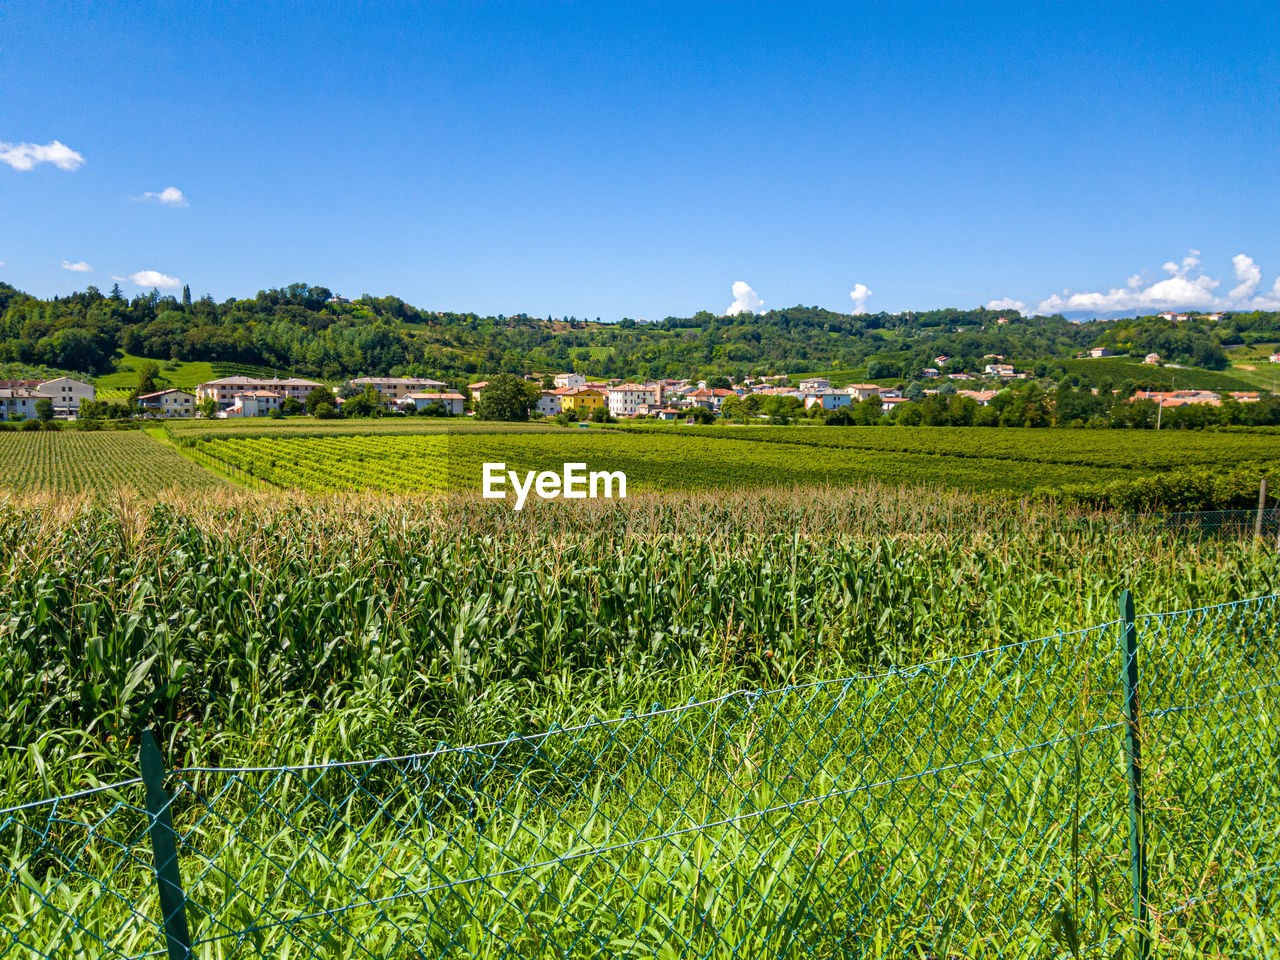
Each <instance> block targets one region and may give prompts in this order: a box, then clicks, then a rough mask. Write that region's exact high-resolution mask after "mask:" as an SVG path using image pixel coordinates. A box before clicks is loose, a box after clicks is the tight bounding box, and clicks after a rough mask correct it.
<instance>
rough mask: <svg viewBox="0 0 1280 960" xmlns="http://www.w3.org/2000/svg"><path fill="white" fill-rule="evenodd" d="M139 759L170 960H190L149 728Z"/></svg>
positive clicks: (173, 842)
mask: <svg viewBox="0 0 1280 960" xmlns="http://www.w3.org/2000/svg"><path fill="white" fill-rule="evenodd" d="M138 763H139V765H140V766H141V767H142V782H143V784H144V785H145V786H146V789H147V819H148V821H149V823H148V826H147V832H148V833H150V834H151V852H152V855H153V857H154V858H155V871H156V887H157V888H158V889H159V891H160V914H161V918H162V919H163V920H164V936H165V940H166V942H167V943H168V947H169V960H189V958H190V957H191V939H190V937H189V935H188V934H187V898H186V895H185V894H184V893H183V892H182V878H181V876H179V874H178V847H177V837H176V835H175V834H174V831H173V817H172V815H171V814H170V812H169V794H168V793H167V792H166V791H165V789H164V759H163V758H162V757H161V756H160V748H159V747H158V746H157V745H156V738H155V737H154V736H152V734H151V731H150V730H144V731H142V750H141V753H140V755H139V757H138Z"/></svg>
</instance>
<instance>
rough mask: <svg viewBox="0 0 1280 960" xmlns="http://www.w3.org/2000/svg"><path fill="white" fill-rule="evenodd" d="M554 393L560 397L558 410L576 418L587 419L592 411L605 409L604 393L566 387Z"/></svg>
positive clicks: (586, 388)
mask: <svg viewBox="0 0 1280 960" xmlns="http://www.w3.org/2000/svg"><path fill="white" fill-rule="evenodd" d="M555 392H556V393H558V394H559V395H560V408H561V409H562V410H563V411H564V412H565V413H572V414H573V415H575V416H577V417H582V418H585V417H589V416H591V414H592V412H593V411H595V410H597V409H599V408H600V407H606V400H605V396H604V392H603V391H601V390H596V389H593V388H592V387H567V388H565V389H563V390H556V391H555Z"/></svg>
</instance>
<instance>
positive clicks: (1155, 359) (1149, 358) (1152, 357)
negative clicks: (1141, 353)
mask: <svg viewBox="0 0 1280 960" xmlns="http://www.w3.org/2000/svg"><path fill="white" fill-rule="evenodd" d="M1142 362H1143V363H1150V364H1159V363H1160V354H1158V353H1148V354H1147V355H1146V356H1145V357H1143V358H1142Z"/></svg>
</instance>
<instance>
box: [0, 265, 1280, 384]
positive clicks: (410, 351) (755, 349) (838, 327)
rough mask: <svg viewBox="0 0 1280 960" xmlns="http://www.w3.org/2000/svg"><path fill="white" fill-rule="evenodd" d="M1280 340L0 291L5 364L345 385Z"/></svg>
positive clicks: (901, 361) (972, 318)
mask: <svg viewBox="0 0 1280 960" xmlns="http://www.w3.org/2000/svg"><path fill="white" fill-rule="evenodd" d="M1277 338H1280V314H1277V313H1262V312H1257V313H1236V314H1231V313H1229V314H1226V315H1225V316H1224V317H1223V319H1222V320H1220V321H1218V322H1210V321H1208V320H1207V319H1192V320H1190V321H1187V322H1183V323H1174V322H1172V321H1167V320H1162V319H1160V318H1158V317H1139V318H1136V319H1123V320H1094V321H1089V322H1075V321H1071V320H1068V319H1066V318H1065V317H1062V316H1059V315H1055V316H1049V317H1023V316H1021V315H1019V314H1017V313H1016V312H1013V313H1011V312H1009V311H999V312H997V311H992V310H987V309H983V308H977V309H973V310H960V309H944V310H930V311H922V312H913V311H909V312H904V313H894V314H889V313H876V314H860V315H854V314H843V313H836V312H833V311H830V310H824V309H821V308H819V307H805V306H795V307H790V308H787V309H783V310H771V311H768V312H766V313H760V314H751V313H743V314H739V315H737V316H725V317H722V316H716V315H714V314H711V313H709V312H706V311H703V312H701V313H697V314H695V315H694V316H692V317H668V318H666V319H664V320H661V321H657V322H652V323H648V322H644V321H639V320H633V319H624V320H622V321H620V322H617V323H601V322H600V321H599V318H596V319H595V320H588V319H583V318H578V317H568V316H566V317H534V316H529V315H526V314H519V315H516V316H502V315H499V316H496V317H494V316H487V317H482V316H478V315H476V314H473V313H452V312H437V311H431V310H425V309H420V308H417V307H413V306H411V305H409V304H407V303H405V302H404V301H403V300H401V299H399V298H398V297H393V296H387V297H374V296H369V295H365V296H362V297H360V298H358V299H355V300H351V301H348V300H345V299H342V298H338V297H335V296H334V295H333V293H332V291H330V290H329V289H328V288H326V287H322V286H312V285H310V284H306V283H293V284H290V285H288V286H286V287H281V288H273V289H270V290H264V291H260V292H259V293H258V294H257V295H256V296H254V297H252V298H249V299H234V298H233V299H229V300H226V301H223V302H217V301H215V300H214V299H213V298H212V297H209V296H203V297H200V298H198V299H193V298H192V296H191V293H190V290H189V289H186V288H184V289H183V291H182V294H181V296H173V295H162V294H161V293H160V292H159V291H157V290H152V291H151V292H150V293H147V294H144V295H141V296H136V297H133V298H132V299H130V298H127V297H125V296H124V295H123V294H122V293H121V291H120V289H119V287H118V286H117V287H115V288H114V289H113V290H112V291H111V292H110V293H107V294H103V293H102V292H101V291H99V290H98V289H97V288H95V287H89V288H88V289H86V290H84V291H83V292H78V293H73V294H71V295H69V296H65V297H54V298H52V299H47V300H43V299H39V298H36V297H32V296H29V295H28V294H26V293H23V292H21V291H19V290H17V289H15V288H14V287H12V286H10V285H8V284H5V283H0V364H3V365H8V366H11V367H12V366H21V365H25V366H29V367H40V368H47V369H56V370H62V371H67V372H76V373H80V374H84V375H90V376H103V375H106V374H109V373H111V372H112V371H113V370H114V369H115V364H116V361H117V359H118V358H119V357H120V356H121V355H122V354H129V355H132V356H140V357H147V358H154V359H157V360H162V361H177V362H210V363H220V364H237V365H244V366H250V367H260V368H269V369H276V370H280V371H289V372H292V373H294V374H297V375H301V376H309V377H314V378H319V379H324V380H330V381H337V380H340V379H344V378H348V377H352V376H357V375H362V374H364V375H390V376H439V377H445V378H453V379H454V380H457V379H459V378H462V377H470V376H472V375H480V374H494V373H500V372H507V373H517V374H524V373H534V372H538V373H545V372H548V371H559V370H570V369H572V370H575V371H577V372H580V373H583V374H586V375H589V376H597V377H635V378H648V379H659V378H665V377H703V376H709V375H727V376H732V377H743V376H747V375H751V374H756V375H761V374H770V373H797V372H809V371H825V372H831V371H837V372H839V371H845V372H856V373H857V374H858V375H859V376H863V377H866V378H869V379H894V378H903V379H913V378H916V377H918V376H919V375H920V374H921V372H922V371H923V370H924V369H925V368H926V367H930V366H934V365H935V360H934V358H935V357H937V356H940V355H944V354H945V355H946V356H948V357H949V358H950V359H949V361H948V362H947V365H946V370H947V372H949V373H950V372H958V371H970V372H974V371H981V369H982V367H983V366H984V364H986V363H988V362H990V360H989V359H988V358H989V357H990V356H993V355H998V356H999V357H1002V358H1004V360H1005V361H1006V362H1010V363H1014V364H1016V365H1018V366H1019V367H1020V368H1023V369H1028V370H1031V371H1032V372H1034V373H1036V374H1038V375H1042V376H1043V375H1055V374H1056V375H1059V376H1061V375H1064V374H1065V373H1066V372H1067V368H1066V367H1064V366H1063V364H1064V363H1070V361H1071V359H1072V358H1074V357H1075V356H1077V355H1078V354H1080V353H1081V352H1082V351H1084V350H1087V349H1089V348H1091V347H1094V346H1106V347H1109V348H1111V349H1112V350H1114V351H1116V352H1117V353H1119V354H1121V355H1132V356H1137V357H1141V356H1142V355H1144V354H1146V353H1148V352H1152V351H1154V352H1157V353H1159V354H1160V355H1161V358H1162V359H1163V360H1165V361H1167V362H1172V363H1178V364H1184V365H1187V366H1195V367H1198V368H1203V369H1208V370H1223V369H1225V368H1226V367H1227V365H1228V363H1227V356H1226V353H1225V350H1224V345H1233V344H1253V343H1262V342H1267V341H1272V340H1275V339H1277Z"/></svg>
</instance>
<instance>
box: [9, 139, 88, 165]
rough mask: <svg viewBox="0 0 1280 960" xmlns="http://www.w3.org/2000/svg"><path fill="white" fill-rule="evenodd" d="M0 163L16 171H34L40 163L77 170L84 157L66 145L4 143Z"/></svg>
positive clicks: (58, 143)
mask: <svg viewBox="0 0 1280 960" xmlns="http://www.w3.org/2000/svg"><path fill="white" fill-rule="evenodd" d="M0 163H7V164H8V165H9V166H11V167H13V169H15V170H32V169H34V168H35V166H36V164H38V163H52V164H53V165H54V166H55V167H57V168H58V169H59V170H75V169H76V168H77V167H79V166H80V165H81V164H82V163H84V157H83V156H81V155H80V154H79V153H76V151H74V150H72V149H71V148H70V147H68V146H67V145H66V144H65V143H62V142H60V141H58V140H54V141H53V142H52V143H45V144H40V143H2V142H0Z"/></svg>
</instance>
